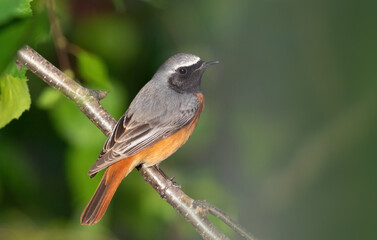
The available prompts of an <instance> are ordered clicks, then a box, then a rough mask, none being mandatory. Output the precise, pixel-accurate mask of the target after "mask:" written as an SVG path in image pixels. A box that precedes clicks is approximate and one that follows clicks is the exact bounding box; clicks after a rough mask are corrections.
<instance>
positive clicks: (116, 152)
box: [89, 98, 200, 177]
mask: <svg viewBox="0 0 377 240" xmlns="http://www.w3.org/2000/svg"><path fill="white" fill-rule="evenodd" d="M199 104H200V102H199V100H198V99H197V98H195V100H194V103H192V102H191V103H190V104H189V105H188V106H186V107H185V108H182V109H180V111H179V113H178V114H175V115H174V116H173V117H169V118H168V119H162V117H161V116H160V115H159V116H155V117H153V118H150V119H149V120H148V121H147V122H143V121H140V119H137V118H135V117H134V115H133V114H131V113H130V112H129V111H127V112H126V113H125V114H124V115H123V116H122V117H121V118H120V120H119V121H118V123H117V124H116V126H115V128H114V131H113V132H112V134H111V135H110V137H109V138H108V139H107V141H106V143H105V145H104V147H103V149H102V152H101V153H100V155H99V157H98V159H97V162H96V163H95V164H94V165H93V166H92V167H91V168H90V170H89V175H91V177H93V176H94V175H95V174H96V173H97V172H99V171H101V170H102V169H104V168H106V167H108V166H110V165H112V164H114V163H115V162H117V161H120V160H122V159H124V158H127V157H130V156H133V155H135V154H137V153H139V152H141V151H142V150H144V149H146V148H148V147H150V146H152V145H154V144H155V143H157V142H159V141H160V140H162V139H164V138H167V137H169V136H170V135H172V134H174V133H175V132H177V131H178V130H179V129H181V128H182V127H184V126H186V125H187V124H189V123H190V122H191V121H192V120H193V118H194V116H195V113H196V110H197V109H198V107H199Z"/></svg>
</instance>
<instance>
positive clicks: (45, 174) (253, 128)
mask: <svg viewBox="0 0 377 240" xmlns="http://www.w3.org/2000/svg"><path fill="white" fill-rule="evenodd" d="M4 1H5V2H7V0H4ZM8 2H9V1H8ZM31 6H32V9H33V16H31V17H28V21H31V23H30V26H32V27H30V26H28V27H27V28H25V29H24V31H25V34H23V35H19V36H20V37H19V38H13V39H12V40H11V41H9V43H7V44H6V45H2V46H0V49H1V51H0V54H1V52H3V53H4V51H5V50H6V49H8V47H9V46H14V45H15V43H18V44H19V45H21V44H29V45H31V46H32V47H33V48H34V49H35V50H37V51H38V52H39V53H40V54H42V55H43V56H44V57H45V58H47V59H48V60H50V61H51V62H52V63H54V64H55V65H56V66H59V67H61V68H66V66H62V64H61V63H59V59H58V55H57V52H56V47H55V45H54V41H53V37H52V35H51V34H50V29H49V28H50V23H51V20H49V17H48V11H47V8H46V6H49V5H48V4H47V3H46V2H45V1H42V0H39V1H38V0H35V1H33V2H32V3H31ZM52 9H55V13H54V14H55V17H56V18H57V19H58V24H59V25H60V26H61V29H62V32H63V34H64V36H65V37H66V39H67V41H68V42H69V46H68V47H67V49H66V50H67V54H68V56H69V63H70V70H71V71H68V73H69V74H72V75H73V76H74V77H75V78H76V79H77V80H78V81H80V82H81V83H82V84H84V85H85V86H87V87H91V88H96V89H102V90H107V91H109V94H108V97H107V98H106V99H105V100H103V104H104V105H105V107H106V108H107V109H108V110H109V112H110V113H111V114H112V115H113V116H114V117H116V118H117V119H118V118H119V117H120V116H121V115H122V113H123V112H124V111H125V110H126V108H127V106H128V104H129V103H130V101H131V100H132V98H133V97H134V96H135V95H136V93H137V92H138V90H139V89H140V88H141V87H142V86H143V85H144V84H145V83H146V82H147V81H148V80H149V79H150V78H151V77H152V76H153V73H154V72H155V71H156V69H157V68H158V67H159V66H160V64H162V63H163V61H165V59H167V58H168V57H169V56H171V55H173V54H175V53H177V52H190V53H194V54H197V55H199V56H200V57H201V58H202V59H204V60H219V61H220V62H221V64H219V65H217V66H215V67H212V68H210V69H208V71H207V72H206V73H205V75H204V78H203V83H202V90H203V92H204V94H205V97H206V107H205V109H204V112H203V114H202V116H201V119H200V121H199V124H198V127H197V129H196V131H195V132H194V134H193V136H192V137H191V138H190V140H189V141H188V143H187V144H186V145H185V146H184V147H182V148H181V149H180V150H179V151H178V152H177V153H176V154H174V155H173V156H172V157H170V158H169V159H168V160H167V161H165V162H163V163H162V164H161V168H162V169H163V170H164V171H165V172H166V173H167V174H168V175H169V176H175V177H176V181H177V182H178V183H179V184H180V185H182V189H183V190H184V191H185V192H186V193H187V194H188V195H190V196H192V197H193V198H196V199H206V200H207V201H209V202H211V203H213V204H214V205H216V206H218V207H219V208H221V209H223V210H224V211H225V212H227V213H228V214H229V215H231V216H232V217H234V218H235V219H237V220H238V221H239V222H240V223H241V225H243V226H244V227H245V228H246V229H248V230H249V231H250V232H251V233H252V234H253V235H254V236H256V237H257V238H258V239H260V240H267V239H268V240H273V239H276V240H284V239H287V240H288V239H305V240H311V239H313V240H314V239H342V240H347V239H375V237H376V235H377V204H376V203H377V188H376V183H377V182H376V181H377V171H376V170H377V161H376V160H377V159H376V158H377V145H376V143H377V127H376V122H377V14H376V9H377V2H376V1H344V0H333V1H326V0H307V1H294V0H280V1H279V0H236V1H226V0H217V1H215V0H210V1H199V0H193V1H168V0H144V1H137V0H131V1H129V0H125V1H122V0H113V1H105V0H96V1H90V0H81V1H74V0H71V1H56V6H55V7H53V8H52ZM0 12H1V10H0ZM50 13H51V8H50ZM0 15H1V14H0ZM22 17H24V16H16V17H14V18H12V19H9V18H8V19H6V17H3V18H0V20H2V21H3V22H2V28H3V29H4V28H6V27H7V25H9V24H15V23H20V24H21V18H22ZM4 18H5V19H6V20H4ZM16 45H17V44H16ZM14 53H15V50H14V51H13V55H14ZM64 70H67V69H64ZM68 70H69V69H68ZM28 77H29V81H28V85H29V88H30V94H31V99H32V105H31V108H30V110H29V111H26V112H25V113H24V114H23V115H22V116H21V118H20V119H19V120H13V121H12V122H11V123H10V124H8V125H7V126H5V127H4V128H2V129H1V130H0V238H1V239H82V240H84V239H200V237H199V236H198V234H197V233H196V232H195V231H194V230H193V228H192V227H191V226H190V225H189V224H188V223H186V222H185V221H184V220H183V219H181V217H180V216H179V215H178V214H177V213H176V212H174V210H172V208H170V206H169V205H168V204H166V203H165V202H164V201H163V200H162V199H161V198H160V197H159V196H158V194H157V193H156V192H154V190H153V189H152V188H151V187H150V186H149V185H147V184H145V183H144V182H143V179H142V177H141V176H140V174H139V173H138V172H137V171H134V172H132V173H131V175H130V176H129V177H127V178H126V179H125V181H124V182H123V183H122V184H121V185H120V188H119V189H118V191H117V193H116V195H115V197H114V199H113V201H112V203H111V205H110V208H109V210H108V212H107V213H106V215H105V217H104V219H103V220H102V221H101V222H100V223H99V224H97V225H95V226H92V227H87V226H81V225H80V224H79V217H80V214H81V212H82V210H83V208H84V207H85V205H86V204H87V202H88V201H89V199H90V197H91V196H92V194H93V193H94V190H95V189H96V187H97V184H98V182H99V180H100V176H97V177H95V178H94V179H89V177H88V175H87V171H88V169H89V167H90V166H91V165H92V164H93V163H94V162H95V161H96V158H97V156H98V154H99V152H100V151H101V148H102V145H103V143H104V141H105V136H103V135H102V133H101V132H100V131H99V130H98V129H96V128H95V127H94V126H93V125H92V124H91V122H90V121H89V120H87V119H86V118H85V116H84V115H82V114H81V113H80V111H79V110H78V109H77V108H76V107H75V106H74V105H73V104H72V103H70V102H69V101H68V100H66V99H65V98H63V97H60V96H59V95H58V94H56V92H54V91H51V90H49V89H48V87H46V85H45V84H44V83H43V82H42V81H41V80H40V79H38V78H36V77H35V76H34V75H33V74H31V73H28ZM215 222H216V221H215ZM216 223H217V224H218V225H219V227H220V228H221V229H222V230H223V231H224V232H226V233H227V234H228V235H229V237H230V238H231V239H239V237H238V236H237V235H236V234H234V233H232V231H230V230H229V229H228V228H227V227H225V226H224V225H222V224H220V223H218V222H216Z"/></svg>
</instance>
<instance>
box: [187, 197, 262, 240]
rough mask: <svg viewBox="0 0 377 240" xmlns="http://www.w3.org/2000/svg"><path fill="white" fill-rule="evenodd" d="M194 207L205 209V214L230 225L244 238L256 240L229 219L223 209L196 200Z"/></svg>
mask: <svg viewBox="0 0 377 240" xmlns="http://www.w3.org/2000/svg"><path fill="white" fill-rule="evenodd" d="M194 205H195V206H197V207H200V208H202V209H203V211H204V212H206V213H208V214H211V215H213V216H215V217H217V218H218V219H220V220H221V221H223V222H224V223H225V224H226V225H228V226H229V227H230V228H231V229H233V231H235V232H237V233H239V234H240V235H241V236H242V237H244V238H245V239H248V240H256V238H255V237H253V236H252V235H251V234H250V233H249V232H248V231H247V230H246V229H244V228H243V227H242V226H241V225H240V224H238V223H237V222H236V221H235V220H233V219H232V218H231V217H229V216H228V215H227V214H226V213H224V212H223V211H222V210H221V209H219V208H217V207H215V206H213V205H212V204H210V203H208V202H207V201H205V200H195V201H194Z"/></svg>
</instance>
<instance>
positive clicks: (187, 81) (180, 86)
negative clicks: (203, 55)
mask: <svg viewBox="0 0 377 240" xmlns="http://www.w3.org/2000/svg"><path fill="white" fill-rule="evenodd" d="M202 65H203V61H202V60H200V61H199V62H197V63H195V64H193V65H191V66H187V67H180V68H178V69H177V70H176V71H175V73H173V75H172V76H171V77H170V78H169V86H170V87H171V88H172V89H174V90H175V91H177V92H179V93H198V92H200V82H201V78H202V75H203V72H204V70H205V69H204V68H203V69H200V67H201V66H202Z"/></svg>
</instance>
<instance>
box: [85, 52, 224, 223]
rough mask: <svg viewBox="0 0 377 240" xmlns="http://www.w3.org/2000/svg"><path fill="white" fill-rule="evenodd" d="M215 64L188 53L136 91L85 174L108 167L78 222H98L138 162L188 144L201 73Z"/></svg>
mask: <svg viewBox="0 0 377 240" xmlns="http://www.w3.org/2000/svg"><path fill="white" fill-rule="evenodd" d="M215 63H218V62H217V61H211V62H204V61H202V60H201V59H200V58H199V57H197V56H195V55H192V54H186V53H179V54H176V55H174V56H172V57H170V58H169V59H168V60H167V61H166V62H165V63H164V64H163V65H162V66H161V67H160V68H159V69H158V70H157V72H156V73H155V75H154V76H153V78H152V79H151V80H150V81H149V82H148V83H147V84H146V85H145V86H144V87H143V88H142V89H141V90H140V92H139V93H138V94H137V95H136V97H135V98H134V99H133V101H132V102H131V104H130V106H129V108H128V110H127V111H126V112H125V114H124V115H123V116H122V117H121V118H120V120H119V121H118V123H117V124H116V126H115V128H114V130H113V132H112V133H111V135H110V136H109V138H108V139H107V141H106V143H105V145H104V147H103V149H102V152H101V153H100V155H99V157H98V159H97V162H96V163H95V164H94V165H93V166H92V167H91V168H90V170H89V175H90V176H91V177H94V175H96V174H97V173H98V172H99V171H101V170H103V169H105V168H107V169H106V171H105V173H104V175H103V177H102V180H101V182H100V184H99V185H98V187H97V190H96V192H95V193H94V195H93V197H92V199H91V200H90V201H89V203H88V205H87V206H86V208H85V210H84V212H83V213H82V215H81V224H83V225H92V224H94V223H97V222H98V221H99V220H101V218H102V216H103V215H104V214H105V212H106V209H107V207H108V206H109V203H110V201H111V199H112V197H113V196H114V193H115V191H116V190H117V188H118V186H119V184H120V183H121V181H122V180H123V178H125V177H126V176H127V175H128V174H129V173H130V172H131V170H132V169H134V168H135V167H136V166H138V165H139V164H144V165H146V166H153V165H155V164H158V163H160V162H161V161H163V160H165V159H166V158H168V157H169V156H170V155H172V154H173V153H174V152H175V151H177V150H178V149H179V148H180V147H181V146H182V145H183V144H184V143H185V142H186V141H187V139H188V138H189V137H190V135H191V134H192V132H193V131H194V129H195V127H196V124H197V123H198V120H199V116H200V113H201V111H202V109H203V107H204V97H203V94H202V93H201V90H200V83H201V78H202V75H203V73H204V71H205V69H206V68H207V67H208V66H210V65H212V64H215Z"/></svg>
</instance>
